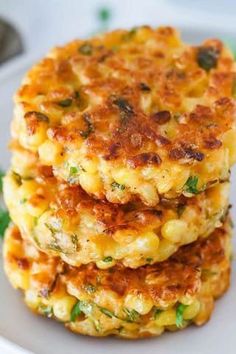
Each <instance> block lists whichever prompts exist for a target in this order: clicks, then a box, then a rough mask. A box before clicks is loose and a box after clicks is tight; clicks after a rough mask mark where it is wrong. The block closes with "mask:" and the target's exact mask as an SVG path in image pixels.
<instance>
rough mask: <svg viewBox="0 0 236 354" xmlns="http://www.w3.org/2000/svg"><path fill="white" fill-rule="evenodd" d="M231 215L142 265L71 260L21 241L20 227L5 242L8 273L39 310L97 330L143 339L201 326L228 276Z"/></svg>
mask: <svg viewBox="0 0 236 354" xmlns="http://www.w3.org/2000/svg"><path fill="white" fill-rule="evenodd" d="M230 234H231V226H230V221H229V220H227V221H225V223H224V225H223V226H222V227H221V228H218V229H216V230H215V231H214V232H213V233H212V234H211V236H210V237H209V238H208V239H203V240H199V241H196V242H195V243H192V244H191V245H188V246H183V247H182V248H180V249H179V250H178V252H176V253H175V254H174V255H173V256H172V257H171V258H169V259H168V260H167V261H164V262H161V263H158V264H155V265H148V266H144V267H141V268H139V269H136V270H134V269H130V268H125V267H124V266H122V265H116V266H115V267H113V268H110V269H106V270H102V269H98V268H97V267H96V265H94V264H90V265H83V266H81V267H79V268H76V267H73V266H69V265H67V264H66V263H64V262H63V261H61V260H60V259H59V258H58V257H53V256H48V255H46V254H44V253H42V252H40V251H38V250H37V249H36V248H35V247H34V246H33V245H32V244H30V243H28V242H27V241H25V240H23V239H22V237H21V234H20V232H19V230H18V229H17V228H16V227H15V226H11V227H9V228H8V230H7V232H6V237H5V243H4V261H5V271H6V274H7V276H8V278H9V280H10V282H11V283H12V285H13V286H14V287H15V288H19V289H21V290H23V292H24V297H25V302H26V304H27V305H28V306H29V307H30V308H31V309H32V310H33V311H34V312H36V313H39V314H42V315H44V316H47V317H53V318H55V319H57V320H59V321H62V322H64V323H65V325H66V327H67V328H69V329H70V330H72V331H74V332H77V333H81V334H85V335H91V336H107V335H116V336H120V337H125V338H139V337H146V336H155V335H160V334H161V333H162V332H164V331H165V330H170V331H174V330H177V329H182V328H185V327H186V326H187V325H189V324H191V323H195V324H197V325H202V324H203V323H204V322H206V321H207V320H208V319H209V317H210V315H211V313H212V311H213V307H214V300H215V299H216V298H218V297H219V296H220V295H222V294H223V293H224V292H225V291H226V289H227V288H228V286H229V282H230V254H231V242H230Z"/></svg>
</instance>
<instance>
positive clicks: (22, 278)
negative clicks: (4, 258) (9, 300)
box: [10, 269, 29, 290]
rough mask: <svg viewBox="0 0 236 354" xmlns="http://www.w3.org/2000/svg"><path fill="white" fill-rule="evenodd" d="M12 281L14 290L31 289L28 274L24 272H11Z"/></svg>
mask: <svg viewBox="0 0 236 354" xmlns="http://www.w3.org/2000/svg"><path fill="white" fill-rule="evenodd" d="M10 280H11V284H12V285H13V286H14V288H18V289H22V290H27V289H28V287H29V277H28V274H27V273H26V272H24V271H20V270H19V269H17V270H15V271H14V272H11V274H10Z"/></svg>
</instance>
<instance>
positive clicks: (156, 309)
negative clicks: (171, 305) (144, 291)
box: [153, 308, 163, 320]
mask: <svg viewBox="0 0 236 354" xmlns="http://www.w3.org/2000/svg"><path fill="white" fill-rule="evenodd" d="M162 312H163V310H161V309H158V308H155V310H154V314H153V318H154V320H156V319H157V317H158V316H159V315H160V314H161V313H162Z"/></svg>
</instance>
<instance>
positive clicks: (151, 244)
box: [126, 231, 160, 256]
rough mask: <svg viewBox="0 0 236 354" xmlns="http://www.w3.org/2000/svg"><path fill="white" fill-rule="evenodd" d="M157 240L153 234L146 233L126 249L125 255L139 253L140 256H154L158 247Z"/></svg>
mask: <svg viewBox="0 0 236 354" xmlns="http://www.w3.org/2000/svg"><path fill="white" fill-rule="evenodd" d="M159 243H160V241H159V238H158V236H157V235H156V234H155V233H154V232H151V231H149V232H146V233H145V234H142V235H140V236H139V237H137V238H136V240H135V241H134V242H132V243H130V244H129V245H128V246H127V247H126V253H127V254H130V253H133V252H135V253H139V254H141V255H142V256H150V255H156V254H157V251H158V247H159Z"/></svg>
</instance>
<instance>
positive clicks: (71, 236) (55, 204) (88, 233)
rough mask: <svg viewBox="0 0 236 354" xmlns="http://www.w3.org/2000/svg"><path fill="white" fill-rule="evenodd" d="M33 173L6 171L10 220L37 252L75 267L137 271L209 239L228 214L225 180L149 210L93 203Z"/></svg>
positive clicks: (139, 206) (80, 192) (75, 188)
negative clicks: (121, 266) (120, 265)
mask: <svg viewBox="0 0 236 354" xmlns="http://www.w3.org/2000/svg"><path fill="white" fill-rule="evenodd" d="M20 161H21V160H20ZM32 175H33V171H32V170H30V169H28V175H27V177H22V176H21V175H19V174H17V173H16V172H13V171H9V173H8V174H7V176H6V177H5V179H4V195H5V201H6V204H7V206H8V209H9V211H10V215H11V218H12V220H13V222H14V223H15V224H16V225H17V226H18V227H19V229H20V230H21V232H22V233H23V235H24V236H25V237H27V238H28V239H31V240H32V241H33V242H34V244H35V245H36V246H37V247H38V248H39V249H40V250H42V251H44V252H46V253H47V254H51V255H60V256H61V257H62V259H63V260H64V261H65V262H67V263H69V264H71V265H74V266H80V265H81V264H88V263H90V262H95V263H96V265H97V267H98V268H103V269H104V268H109V267H112V266H114V265H115V264H116V263H117V262H118V263H123V264H124V265H125V266H127V267H131V268H138V267H140V266H142V265H145V264H153V263H155V262H160V261H163V260H165V259H167V258H168V257H169V256H171V255H172V254H173V253H174V252H175V251H176V250H178V249H179V247H181V246H182V245H184V244H188V243H191V242H194V241H195V240H197V239H198V238H202V237H207V236H209V234H210V233H211V232H213V230H214V229H215V228H216V227H219V226H221V225H222V220H223V218H224V216H225V214H226V212H227V210H228V203H229V200H228V196H229V183H227V182H225V183H221V184H218V185H216V186H215V187H211V188H209V189H207V190H206V191H205V192H202V193H200V194H199V195H196V196H195V197H193V198H186V197H184V196H182V197H179V198H178V199H175V200H167V199H166V200H164V199H163V200H162V202H161V203H159V204H158V205H157V206H156V207H155V208H148V207H147V206H145V205H144V204H142V203H140V202H132V203H128V204H125V205H117V204H111V203H108V202H106V201H99V200H94V199H93V198H91V197H90V196H88V195H87V194H86V193H85V192H84V191H83V190H82V189H81V188H80V187H79V186H69V185H68V184H65V183H63V182H58V181H57V180H56V179H55V177H53V175H48V170H47V169H46V170H45V168H44V167H42V166H38V171H37V175H36V177H35V178H33V177H32Z"/></svg>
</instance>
